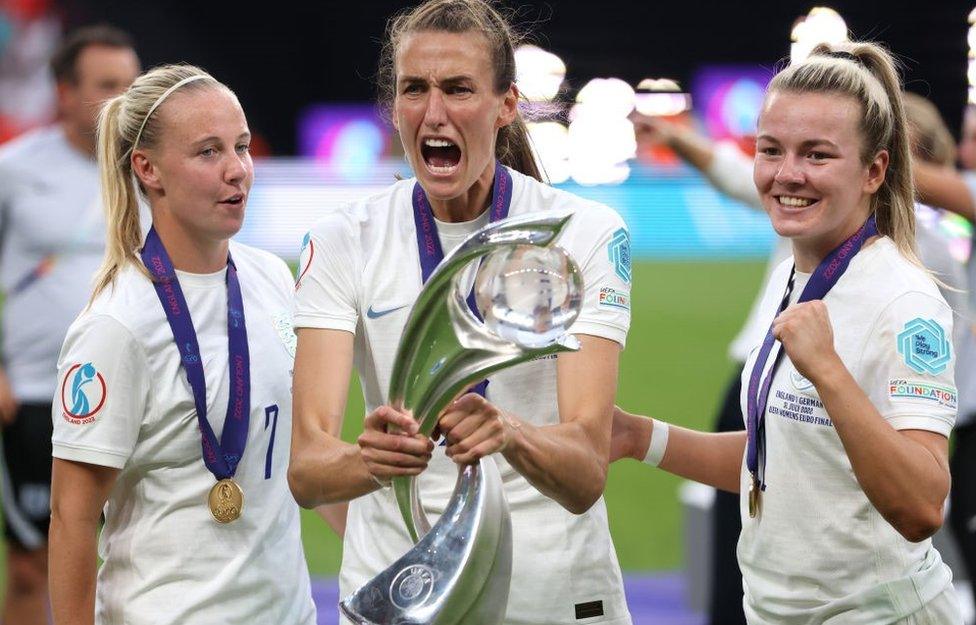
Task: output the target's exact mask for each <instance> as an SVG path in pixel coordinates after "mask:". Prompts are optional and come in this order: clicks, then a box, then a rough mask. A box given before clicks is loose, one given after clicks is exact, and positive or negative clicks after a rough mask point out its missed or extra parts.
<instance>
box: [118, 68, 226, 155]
mask: <svg viewBox="0 0 976 625" xmlns="http://www.w3.org/2000/svg"><path fill="white" fill-rule="evenodd" d="M204 78H210V76H208V75H207V74H196V75H195V76H187V77H186V78H184V79H183V80H181V81H179V82H178V83H176V84H175V85H173V86H172V87H170V88H169V89H167V90H166V91H164V92H163V95H161V96H159V98H158V99H157V100H156V101H155V102H153V105H152V106H151V107H149V112H148V113H146V117H145V118H143V120H142V125H141V126H139V132H137V133H136V140H135V141H133V142H132V149H133V150H134V149H136V148H137V147H139V140H140V139H142V131H143V130H145V129H146V122H148V121H149V118H150V117H152V114H153V113H155V112H156V109H157V108H159V105H160V104H162V103H163V102H164V101H165V100H166V98H168V97H169V96H170V95H171V94H172V93H173V92H174V91H176V90H177V89H179V88H180V87H182V86H183V85H185V84H187V83H191V82H193V81H194V80H201V79H204Z"/></svg>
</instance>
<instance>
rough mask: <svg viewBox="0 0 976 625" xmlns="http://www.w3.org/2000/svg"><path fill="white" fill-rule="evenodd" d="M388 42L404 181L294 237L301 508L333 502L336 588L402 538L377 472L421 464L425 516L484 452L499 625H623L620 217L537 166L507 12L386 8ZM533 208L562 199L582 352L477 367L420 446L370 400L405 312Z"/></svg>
mask: <svg viewBox="0 0 976 625" xmlns="http://www.w3.org/2000/svg"><path fill="white" fill-rule="evenodd" d="M385 51H386V52H385V55H384V60H383V61H381V87H382V88H383V90H384V91H385V92H386V93H388V99H387V100H386V101H387V103H388V104H390V108H391V112H392V118H393V124H394V126H395V127H396V129H397V130H398V132H399V135H400V140H401V141H402V143H403V145H404V148H405V149H406V153H407V158H408V160H409V161H410V164H411V166H412V167H413V170H414V173H415V174H416V178H414V179H411V180H404V181H401V182H399V183H397V184H394V185H393V186H391V187H390V188H389V189H387V190H385V191H383V192H382V193H379V194H377V195H375V196H373V197H371V198H368V199H365V200H363V201H359V202H355V203H353V204H351V205H349V206H345V207H341V208H340V209H339V210H336V211H330V212H329V213H328V215H329V216H328V217H326V218H325V219H324V220H323V221H321V222H320V223H319V224H317V225H316V226H315V227H314V228H313V229H312V231H311V232H310V233H309V235H308V236H307V237H306V239H305V246H304V250H303V253H302V260H301V268H300V270H299V271H300V278H299V282H298V287H297V313H296V318H295V325H296V327H297V328H300V329H299V331H298V351H297V355H296V364H295V387H294V388H295V415H296V419H295V429H294V436H293V437H292V459H291V465H290V467H289V483H290V485H291V487H292V492H293V493H294V495H295V498H296V499H297V500H298V502H299V503H300V504H301V505H302V506H305V507H309V508H311V507H317V506H320V505H323V504H337V510H339V511H341V510H342V508H343V507H344V506H345V505H346V502H348V520H347V522H346V531H345V537H344V541H345V542H344V550H343V561H342V569H341V571H340V578H339V584H340V590H341V592H342V593H343V594H344V595H345V594H347V593H351V592H352V591H354V590H356V589H357V588H359V587H360V586H361V585H362V584H363V583H365V582H366V581H368V580H369V579H370V578H372V577H373V576H375V575H377V574H378V573H380V572H381V571H383V570H384V569H385V568H386V567H388V566H389V565H391V564H392V563H393V562H394V561H395V560H396V559H397V558H399V557H400V556H401V555H402V554H403V553H405V552H406V551H407V550H408V549H409V548H410V546H411V545H412V542H411V541H410V537H409V535H408V534H407V532H406V529H405V528H404V526H403V523H402V522H400V521H399V512H398V510H397V507H396V503H395V502H394V500H393V498H392V496H391V495H390V490H389V489H388V485H389V480H390V478H391V477H393V476H397V475H416V474H419V473H421V472H424V475H423V477H422V480H423V481H424V489H425V491H424V504H425V505H426V506H428V514H439V512H440V511H441V510H443V505H444V504H445V503H446V501H447V498H448V496H449V494H450V491H451V489H452V487H453V485H454V483H455V481H456V476H457V467H456V464H455V463H457V464H471V463H476V462H478V461H479V459H480V458H482V457H484V456H488V455H492V454H494V457H495V458H497V461H498V463H499V464H500V468H501V472H502V480H503V482H504V484H505V491H506V495H507V497H508V501H509V505H510V506H511V511H512V524H513V541H514V562H513V571H512V586H511V592H510V595H509V600H508V610H507V615H506V620H505V622H506V623H511V624H516V623H519V624H522V623H525V624H528V623H539V624H543V623H545V624H555V625H570V624H574V623H577V622H580V621H579V620H578V619H586V622H587V623H600V624H603V625H629V623H630V622H631V621H630V615H629V614H628V611H627V604H626V601H625V598H624V594H623V583H622V580H621V575H620V568H619V566H618V564H617V558H616V553H615V551H614V547H613V542H612V541H611V539H610V532H609V528H608V523H607V513H606V507H605V505H604V502H603V497H602V495H603V489H604V485H605V483H606V476H607V464H608V461H607V458H608V450H609V442H610V439H609V434H610V416H611V408H612V406H613V396H614V393H615V389H616V384H617V362H618V354H619V352H620V350H621V349H622V347H623V345H624V343H625V341H626V337H627V330H628V328H629V324H630V309H629V293H630V250H629V238H628V233H627V229H626V227H625V225H624V223H623V220H622V219H621V218H620V216H619V215H617V213H615V212H614V211H613V210H611V209H609V208H607V207H606V206H602V205H599V204H595V203H592V202H588V201H584V200H582V199H580V198H577V197H575V196H573V195H571V194H568V193H564V192H562V191H558V190H556V189H552V188H550V187H548V186H546V185H544V184H542V183H541V182H540V181H539V180H538V170H537V169H536V165H535V162H534V160H533V159H532V154H531V150H530V149H529V143H528V139H527V135H526V132H525V126H524V124H522V123H521V121H520V120H519V115H518V99H519V92H518V88H517V86H516V85H515V60H514V49H513V44H512V34H511V28H510V27H509V25H508V24H507V23H506V22H505V20H504V18H503V17H502V16H501V15H500V14H499V12H498V11H497V10H495V8H494V7H493V6H492V5H491V4H490V3H488V2H486V1H484V0H428V1H427V2H424V3H423V4H420V5H419V6H417V7H414V8H413V9H410V10H408V11H405V12H404V13H403V14H401V15H399V16H397V17H395V18H393V19H392V20H391V21H390V23H389V29H388V41H387V45H386V48H385ZM545 209H565V210H571V211H573V212H574V217H573V219H572V221H571V222H570V223H569V225H568V226H567V228H566V230H565V231H564V233H563V234H562V236H561V238H560V240H559V244H560V245H562V246H563V247H565V248H566V249H568V251H569V252H570V253H571V254H572V255H573V257H574V258H576V259H577V260H578V261H579V262H580V263H582V272H583V274H584V276H585V280H584V281H585V285H586V292H585V294H584V295H583V300H584V301H583V312H582V313H581V315H580V317H579V319H578V320H577V321H576V323H575V325H574V326H573V327H572V329H571V331H572V332H573V333H574V334H577V335H578V337H579V339H580V341H581V342H582V344H583V348H582V349H581V350H580V351H579V352H578V353H574V354H561V355H560V356H559V357H558V358H553V359H541V360H536V361H533V362H531V363H528V364H526V365H523V366H520V367H516V368H514V369H512V370H509V371H504V372H501V373H498V374H496V375H493V376H491V378H490V380H489V383H488V384H487V385H485V384H479V385H478V386H476V387H475V388H474V389H472V392H470V393H468V394H466V395H464V396H463V397H461V398H460V399H458V400H457V401H456V402H455V403H453V404H452V405H451V406H449V407H448V409H447V410H446V411H445V413H444V414H443V416H442V417H441V420H440V422H439V429H440V431H441V432H442V433H443V434H444V436H445V438H446V444H445V445H443V446H435V445H434V444H433V443H432V442H431V441H430V440H429V439H427V438H426V437H424V436H419V435H415V433H416V432H417V424H416V422H415V421H414V420H413V419H412V417H411V416H409V415H407V414H404V413H402V412H399V411H397V410H395V409H394V408H392V407H390V406H388V405H387V402H388V398H387V397H385V392H386V387H387V385H388V379H389V375H390V371H391V368H392V366H393V357H394V353H395V351H396V346H397V342H398V341H399V339H400V334H401V332H402V330H403V326H404V323H405V322H406V320H407V313H408V311H409V309H410V307H411V305H412V304H413V302H414V301H415V300H416V298H417V296H418V294H419V292H420V290H421V288H422V286H423V284H424V281H425V280H426V279H427V277H428V276H429V275H430V272H431V271H433V268H434V267H435V266H436V265H437V263H438V262H439V260H440V259H441V258H443V255H444V254H445V253H447V252H449V251H451V249H453V248H454V247H455V246H456V245H458V244H459V243H460V242H461V241H463V240H464V239H465V237H466V236H467V235H469V234H471V233H473V232H474V231H476V230H477V229H479V228H481V227H482V226H484V225H486V224H488V223H489V221H493V220H497V219H501V218H504V217H505V216H508V215H524V214H526V213H529V212H531V211H540V210H545ZM601 293H602V296H601ZM354 364H355V365H356V366H357V367H358V370H359V375H360V377H361V379H362V381H363V389H364V396H365V402H366V405H367V407H368V410H369V414H367V415H366V418H365V431H364V433H363V435H362V436H361V437H360V438H359V440H358V444H356V445H350V444H347V443H344V442H343V441H342V440H341V439H340V438H339V437H338V434H339V431H340V430H341V423H342V415H343V411H344V406H345V403H346V395H347V392H348V388H349V375H350V370H351V369H352V367H353V365H354ZM390 425H395V426H396V427H397V428H399V430H398V431H402V432H405V433H407V435H403V434H393V433H388V432H387V428H388V426H390ZM410 434H414V435H410ZM378 527H381V528H383V530H382V531H377V529H376V528H378ZM567 580H571V583H566V582H567ZM556 586H559V588H558V589H556Z"/></svg>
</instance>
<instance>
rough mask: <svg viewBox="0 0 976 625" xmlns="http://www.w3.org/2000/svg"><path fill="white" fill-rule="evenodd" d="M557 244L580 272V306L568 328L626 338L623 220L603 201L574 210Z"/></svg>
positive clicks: (627, 285) (626, 276)
mask: <svg viewBox="0 0 976 625" xmlns="http://www.w3.org/2000/svg"><path fill="white" fill-rule="evenodd" d="M558 244H559V245H561V246H563V247H564V248H565V249H566V251H567V252H569V254H570V256H572V257H573V259H574V260H575V261H576V263H577V265H579V268H580V271H581V272H582V276H583V288H584V293H583V307H582V310H581V312H580V316H579V317H578V318H577V319H576V322H575V323H574V324H573V325H572V327H571V328H570V332H572V333H573V334H589V335H592V336H599V337H601V338H605V339H610V340H611V341H616V342H617V343H619V344H620V346H621V347H624V346H625V345H626V343H627V332H628V330H629V329H630V306H631V298H630V290H631V282H632V277H631V262H630V232H629V230H628V229H627V226H626V224H625V223H624V220H623V219H622V218H621V217H620V215H618V214H617V213H616V211H613V210H611V209H609V208H607V207H605V206H600V205H597V206H596V207H595V208H592V209H587V210H581V211H578V212H577V213H576V214H575V215H574V216H573V219H572V221H570V223H569V225H568V226H567V229H566V231H565V233H564V234H563V236H562V237H560V239H559V241H558Z"/></svg>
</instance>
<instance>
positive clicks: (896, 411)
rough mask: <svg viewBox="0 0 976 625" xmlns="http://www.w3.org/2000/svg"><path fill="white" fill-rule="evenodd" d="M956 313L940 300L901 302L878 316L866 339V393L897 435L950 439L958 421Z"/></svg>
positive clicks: (916, 297)
mask: <svg viewBox="0 0 976 625" xmlns="http://www.w3.org/2000/svg"><path fill="white" fill-rule="evenodd" d="M955 364H956V354H955V349H954V348H953V346H952V311H951V310H950V308H949V306H948V305H947V304H946V303H945V301H944V300H942V299H941V298H939V297H936V296H933V295H929V294H926V293H921V292H917V291H914V292H909V293H905V294H903V295H901V296H899V297H898V298H897V299H895V300H894V301H893V302H892V303H891V304H889V305H888V307H887V308H886V309H885V310H884V311H883V312H882V313H881V314H880V315H879V317H878V319H877V321H875V323H874V327H873V328H872V329H871V331H870V332H869V334H868V338H867V339H866V343H865V349H864V356H863V358H862V361H861V367H860V370H861V372H862V375H863V376H864V385H863V389H864V391H865V393H866V394H867V396H868V398H869V399H870V400H871V403H873V404H874V406H875V407H876V408H877V409H878V412H879V413H881V416H882V417H884V418H885V419H887V421H888V423H890V424H891V426H892V427H894V428H895V429H896V430H928V431H931V432H937V433H939V434H942V435H944V436H949V432H950V431H951V430H952V425H953V423H954V422H955V418H956V409H957V402H958V393H957V392H956V385H955V382H954V379H955V377H954V375H955Z"/></svg>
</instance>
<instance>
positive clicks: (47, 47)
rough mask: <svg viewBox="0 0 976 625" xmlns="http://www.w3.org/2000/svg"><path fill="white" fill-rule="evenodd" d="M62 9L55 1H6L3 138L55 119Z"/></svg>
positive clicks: (0, 1)
mask: <svg viewBox="0 0 976 625" xmlns="http://www.w3.org/2000/svg"><path fill="white" fill-rule="evenodd" d="M58 9H60V7H59V6H52V2H51V1H50V0H0V143H4V142H5V141H8V140H10V139H11V138H13V137H16V136H17V135H19V134H21V133H23V132H25V131H27V130H29V129H31V128H36V127H38V126H41V125H44V124H49V123H51V121H52V120H54V118H55V115H56V113H57V111H56V110H55V108H56V105H57V102H56V90H55V86H54V84H53V81H52V80H51V72H50V60H51V55H52V54H53V53H54V51H55V50H56V49H57V47H58V46H59V45H60V43H61V20H60V19H59V17H58Z"/></svg>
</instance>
